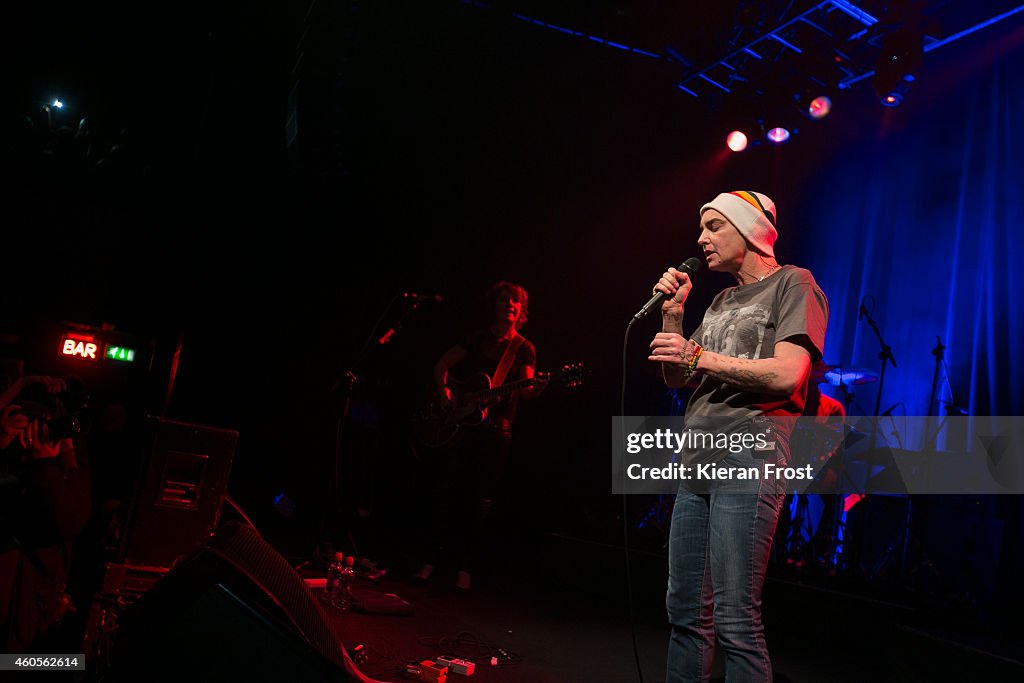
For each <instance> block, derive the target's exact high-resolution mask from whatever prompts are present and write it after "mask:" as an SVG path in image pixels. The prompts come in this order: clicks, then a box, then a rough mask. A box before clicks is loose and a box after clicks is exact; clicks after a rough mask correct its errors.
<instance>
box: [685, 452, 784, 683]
mask: <svg viewBox="0 0 1024 683" xmlns="http://www.w3.org/2000/svg"><path fill="white" fill-rule="evenodd" d="M763 455H765V454H764V453H752V452H751V451H750V450H744V451H743V452H741V453H737V454H730V455H729V456H728V457H727V458H726V459H725V460H724V461H722V462H721V463H719V464H718V466H725V467H733V466H742V467H757V468H758V470H759V471H760V473H761V475H762V476H761V477H760V478H758V479H748V480H743V479H731V480H730V479H724V480H714V481H711V482H702V483H703V484H709V486H705V487H704V491H706V492H700V493H698V492H694V490H692V489H693V486H689V487H688V486H687V482H685V481H684V482H683V485H682V486H680V488H679V492H678V493H677V495H676V502H675V507H674V508H673V510H672V531H671V534H670V538H669V550H668V560H669V575H668V596H667V599H666V606H667V608H668V620H669V623H670V624H671V627H672V635H671V637H670V640H669V646H668V666H667V670H666V683H682V682H683V681H709V680H710V679H711V663H712V661H713V660H714V654H715V644H716V638H715V635H716V633H717V636H718V638H717V639H718V641H719V642H721V644H722V647H723V648H724V649H725V680H726V681H727V683H732V682H734V681H736V682H738V681H758V682H762V681H771V680H772V667H771V661H770V660H769V658H768V647H767V645H766V644H765V638H764V626H763V625H762V623H761V588H762V587H763V586H764V577H765V571H766V569H767V567H768V554H769V552H770V550H771V545H772V536H773V535H774V534H775V525H776V523H777V522H778V520H779V511H780V510H781V509H782V504H783V500H784V499H785V496H786V482H785V481H778V480H777V479H775V478H770V479H765V478H764V476H763V475H764V464H765V463H767V462H771V463H775V464H777V465H778V466H782V465H784V464H785V460H786V458H785V456H784V454H783V453H782V451H781V450H780V451H778V452H769V453H768V455H767V457H756V456H763Z"/></svg>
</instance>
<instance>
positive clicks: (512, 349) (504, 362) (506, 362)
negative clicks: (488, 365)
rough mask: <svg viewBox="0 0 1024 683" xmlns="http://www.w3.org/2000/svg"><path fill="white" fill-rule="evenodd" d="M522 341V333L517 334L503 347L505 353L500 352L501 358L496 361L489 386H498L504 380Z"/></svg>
mask: <svg viewBox="0 0 1024 683" xmlns="http://www.w3.org/2000/svg"><path fill="white" fill-rule="evenodd" d="M522 343H523V335H521V334H517V335H516V336H515V337H514V338H513V339H512V341H510V342H509V343H508V346H506V347H505V353H504V354H502V356H501V360H500V361H499V362H498V368H497V369H496V370H495V371H494V377H492V378H491V388H492V389H494V388H495V387H500V386H501V385H502V383H503V382H504V381H505V377H506V376H508V371H509V370H510V369H511V368H512V361H513V360H515V357H516V354H517V353H519V347H520V345H522Z"/></svg>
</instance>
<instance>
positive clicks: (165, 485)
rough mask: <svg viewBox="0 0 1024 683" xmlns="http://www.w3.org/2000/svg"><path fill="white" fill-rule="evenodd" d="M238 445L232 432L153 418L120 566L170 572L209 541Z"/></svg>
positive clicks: (126, 528) (137, 481)
mask: <svg viewBox="0 0 1024 683" xmlns="http://www.w3.org/2000/svg"><path fill="white" fill-rule="evenodd" d="M237 442H238V432H236V431H233V430H230V429H220V428H217V427H210V426H207V425H198V424H189V423H187V422H176V421H174V420H169V419H166V418H159V417H151V418H149V422H148V424H147V436H146V438H145V441H144V443H145V451H144V454H143V458H142V469H141V471H140V475H139V477H138V479H137V480H136V484H135V496H134V499H133V501H132V508H131V510H130V511H129V515H128V520H127V522H126V524H125V529H124V534H123V535H122V545H121V548H120V552H119V555H118V558H117V559H118V562H119V563H121V564H127V565H141V566H152V567H170V566H171V565H172V564H173V563H174V561H175V560H177V559H178V558H179V557H181V556H183V555H187V554H188V553H190V552H192V551H194V550H195V549H196V548H198V547H199V546H201V545H202V544H203V543H205V542H206V541H207V540H208V539H209V538H210V534H211V533H213V529H214V528H215V527H216V525H217V521H218V517H219V515H220V508H221V505H222V503H223V501H224V495H225V493H226V492H227V486H228V476H229V475H230V473H231V461H232V459H233V458H234V455H235V446H236V444H237Z"/></svg>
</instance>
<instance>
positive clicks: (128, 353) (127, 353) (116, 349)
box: [106, 346, 135, 363]
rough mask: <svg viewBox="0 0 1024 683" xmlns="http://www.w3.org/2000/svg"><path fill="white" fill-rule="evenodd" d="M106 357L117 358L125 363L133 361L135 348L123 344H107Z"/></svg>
mask: <svg viewBox="0 0 1024 683" xmlns="http://www.w3.org/2000/svg"><path fill="white" fill-rule="evenodd" d="M106 357H107V358H108V359H110V360H119V361H123V362H125V363H134V362H135V349H129V348H125V347H124V346H108V347H107V354H106Z"/></svg>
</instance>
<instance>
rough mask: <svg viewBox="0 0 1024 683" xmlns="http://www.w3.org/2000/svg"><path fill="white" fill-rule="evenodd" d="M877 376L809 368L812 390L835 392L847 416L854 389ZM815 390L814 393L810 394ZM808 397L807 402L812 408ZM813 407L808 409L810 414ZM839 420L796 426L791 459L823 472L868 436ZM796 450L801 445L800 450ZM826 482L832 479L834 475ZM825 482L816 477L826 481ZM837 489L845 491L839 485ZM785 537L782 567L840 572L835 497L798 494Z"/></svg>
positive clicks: (840, 368)
mask: <svg viewBox="0 0 1024 683" xmlns="http://www.w3.org/2000/svg"><path fill="white" fill-rule="evenodd" d="M878 380H879V373H877V372H875V371H873V370H869V369H867V368H862V367H848V366H844V365H841V364H828V363H823V362H820V361H819V362H818V363H815V364H814V365H813V366H812V367H811V377H810V382H811V383H812V384H814V385H818V386H823V385H828V386H832V387H836V389H837V391H838V394H839V396H840V398H841V402H842V406H843V411H844V415H845V414H846V413H848V411H849V407H850V403H851V401H852V400H853V396H854V387H858V386H861V385H865V384H872V383H875V382H878ZM813 391H814V389H812V393H813ZM811 398H812V397H809V398H808V401H809V403H810V401H811ZM811 407H812V406H811V405H809V406H808V409H811ZM834 417H837V418H838V420H833V419H829V420H828V421H825V422H820V421H807V422H803V421H798V422H797V425H796V432H795V433H794V434H793V437H792V438H793V440H794V442H793V444H792V445H793V454H794V456H795V455H796V454H797V453H798V452H802V455H803V457H805V458H807V457H809V458H810V459H811V460H812V461H814V463H815V464H816V465H818V466H822V471H823V472H824V471H827V470H826V467H824V466H823V465H824V464H825V463H828V461H829V460H830V458H831V456H832V455H833V454H835V453H836V452H837V451H839V450H840V449H842V448H846V447H849V446H850V445H852V444H854V443H856V442H860V441H862V439H864V438H865V437H867V436H868V435H867V434H865V433H864V432H861V431H859V430H858V429H857V428H856V427H854V426H852V425H847V424H845V421H844V419H843V417H842V416H834ZM798 444H799V445H798ZM824 476H832V477H835V476H836V471H835V468H833V470H832V473H831V474H828V475H824ZM824 476H822V477H820V479H821V480H822V481H824ZM837 488H840V489H842V488H844V487H843V486H842V485H839V486H838V487H837ZM789 516H790V519H788V520H786V521H787V522H788V523H786V524H784V526H785V527H786V529H785V534H784V536H783V539H782V540H783V543H782V548H781V550H782V552H783V553H784V554H785V555H786V563H787V564H790V565H796V566H797V567H800V566H803V565H805V563H807V562H808V561H810V562H813V563H816V564H817V565H818V567H819V568H820V569H823V570H825V571H826V572H827V573H829V574H834V573H835V572H836V570H837V569H838V565H839V557H838V555H837V552H838V547H837V546H838V539H837V535H838V527H839V526H840V525H841V521H840V519H839V518H840V514H839V499H838V498H837V496H836V495H825V496H809V495H808V494H800V495H798V496H796V500H795V501H794V504H793V509H792V510H791V515H789ZM808 550H810V554H809V556H808V552H807V551H808Z"/></svg>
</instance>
